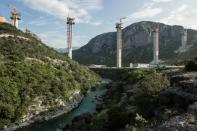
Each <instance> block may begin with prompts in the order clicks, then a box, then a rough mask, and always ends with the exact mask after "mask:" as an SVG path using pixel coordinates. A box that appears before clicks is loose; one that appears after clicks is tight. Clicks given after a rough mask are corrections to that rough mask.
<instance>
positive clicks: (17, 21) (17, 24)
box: [14, 19, 19, 28]
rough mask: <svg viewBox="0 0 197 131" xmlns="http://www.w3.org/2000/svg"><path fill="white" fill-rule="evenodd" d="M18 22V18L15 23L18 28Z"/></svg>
mask: <svg viewBox="0 0 197 131" xmlns="http://www.w3.org/2000/svg"><path fill="white" fill-rule="evenodd" d="M18 22H19V21H18V19H16V21H15V24H14V25H15V27H16V28H18Z"/></svg>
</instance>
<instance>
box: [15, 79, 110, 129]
mask: <svg viewBox="0 0 197 131" xmlns="http://www.w3.org/2000/svg"><path fill="white" fill-rule="evenodd" d="M109 82H110V81H109V80H105V79H104V80H103V81H102V82H101V85H100V86H98V87H96V88H93V89H94V90H89V91H88V92H87V94H86V95H85V96H83V99H82V100H81V102H80V103H79V104H78V106H76V108H73V109H72V110H70V111H69V112H67V113H64V112H62V110H59V112H55V113H54V114H52V113H51V114H52V116H54V115H57V116H55V117H50V119H47V120H46V118H44V120H43V119H42V121H38V122H36V123H33V124H30V125H29V126H25V127H22V128H19V129H17V131H55V130H57V129H59V128H62V127H63V126H64V125H65V124H66V123H70V122H71V121H72V119H73V118H74V117H76V116H78V115H80V114H83V113H85V112H94V111H95V110H96V102H97V101H96V99H95V98H96V96H100V95H101V94H104V93H105V92H106V90H107V88H106V86H107V85H108V83H109ZM71 103H72V102H71ZM63 111H64V110H63ZM48 116H49V114H48Z"/></svg>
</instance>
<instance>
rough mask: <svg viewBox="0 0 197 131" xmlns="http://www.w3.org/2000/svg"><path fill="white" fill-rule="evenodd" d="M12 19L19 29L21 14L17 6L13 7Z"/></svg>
mask: <svg viewBox="0 0 197 131" xmlns="http://www.w3.org/2000/svg"><path fill="white" fill-rule="evenodd" d="M10 19H11V20H12V21H13V25H14V26H15V27H16V28H18V22H19V20H21V13H20V12H18V11H17V9H16V7H15V6H12V11H11V17H10Z"/></svg>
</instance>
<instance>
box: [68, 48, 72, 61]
mask: <svg viewBox="0 0 197 131" xmlns="http://www.w3.org/2000/svg"><path fill="white" fill-rule="evenodd" d="M68 57H69V58H70V59H72V48H68Z"/></svg>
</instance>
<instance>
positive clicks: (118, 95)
mask: <svg viewBox="0 0 197 131" xmlns="http://www.w3.org/2000/svg"><path fill="white" fill-rule="evenodd" d="M122 81H123V83H117V84H116V85H115V86H112V87H111V88H110V89H109V91H108V92H107V94H106V95H105V97H104V105H105V106H104V109H103V110H102V111H101V112H99V113H98V114H97V115H95V116H93V117H92V118H91V119H92V120H91V122H90V123H89V124H85V125H84V124H83V130H81V131H86V130H95V131H101V130H102V131H131V130H143V127H146V126H147V125H153V124H154V122H155V121H157V118H156V117H155V114H154V111H155V110H157V108H159V107H161V106H160V102H159V95H160V93H161V92H162V91H164V90H166V89H167V88H168V87H169V81H168V80H167V78H166V77H165V76H163V75H162V74H160V73H159V72H158V71H156V70H154V69H136V70H130V71H128V72H127V73H125V74H124V75H123V76H122ZM79 126H81V125H80V124H79ZM139 127H140V128H139ZM75 129H77V127H76V126H75ZM78 129H79V128H78ZM73 131H75V130H73Z"/></svg>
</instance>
